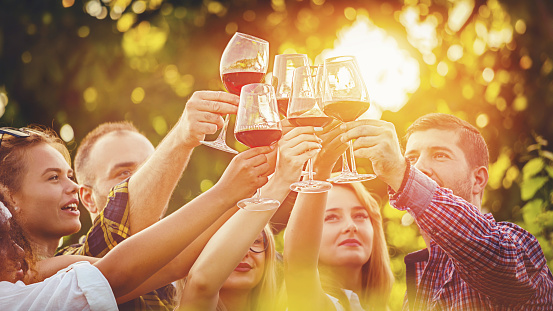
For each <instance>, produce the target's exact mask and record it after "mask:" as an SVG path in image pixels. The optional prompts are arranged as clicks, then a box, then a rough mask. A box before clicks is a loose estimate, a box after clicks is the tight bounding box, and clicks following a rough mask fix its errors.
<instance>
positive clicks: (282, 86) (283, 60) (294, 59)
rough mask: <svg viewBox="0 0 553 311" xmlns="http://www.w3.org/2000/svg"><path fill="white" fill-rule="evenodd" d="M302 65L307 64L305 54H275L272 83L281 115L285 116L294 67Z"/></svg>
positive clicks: (307, 60)
mask: <svg viewBox="0 0 553 311" xmlns="http://www.w3.org/2000/svg"><path fill="white" fill-rule="evenodd" d="M302 66H309V59H308V58H307V55H306V54H279V55H277V56H275V63H274V65H273V79H275V80H276V82H275V83H273V85H275V93H276V99H277V104H278V111H279V112H280V114H281V115H283V116H286V110H287V108H288V101H289V99H290V92H291V90H292V75H293V74H294V69H296V68H298V67H302Z"/></svg>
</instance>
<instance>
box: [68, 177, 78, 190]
mask: <svg viewBox="0 0 553 311" xmlns="http://www.w3.org/2000/svg"><path fill="white" fill-rule="evenodd" d="M78 191H79V185H78V184H77V183H76V182H74V181H73V180H71V179H69V186H68V187H67V192H68V193H77V192H78Z"/></svg>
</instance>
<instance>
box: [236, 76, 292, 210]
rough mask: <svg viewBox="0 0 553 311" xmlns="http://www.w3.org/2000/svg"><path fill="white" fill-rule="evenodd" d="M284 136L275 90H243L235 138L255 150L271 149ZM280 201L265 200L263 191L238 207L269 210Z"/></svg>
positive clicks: (260, 87) (260, 85) (254, 86)
mask: <svg viewBox="0 0 553 311" xmlns="http://www.w3.org/2000/svg"><path fill="white" fill-rule="evenodd" d="M281 136H282V126H281V124H280V117H279V115H278V109H277V103H276V97H275V91H274V88H273V87H272V86H271V85H268V84H263V83H252V84H247V85H245V86H243V87H242V90H241V92H240V104H239V105H238V112H237V114H236V123H235V125H234V137H235V138H236V140H238V141H239V142H241V143H243V144H244V145H246V146H248V147H250V148H254V147H261V146H270V145H271V144H273V143H275V142H277V141H278V140H279V139H280V137H281ZM279 205H280V202H279V201H277V200H273V199H267V198H261V197H260V195H259V189H258V190H257V192H256V195H255V197H253V198H248V199H244V200H241V201H239V202H238V207H240V208H244V209H248V210H267V209H268V208H269V207H278V206H279Z"/></svg>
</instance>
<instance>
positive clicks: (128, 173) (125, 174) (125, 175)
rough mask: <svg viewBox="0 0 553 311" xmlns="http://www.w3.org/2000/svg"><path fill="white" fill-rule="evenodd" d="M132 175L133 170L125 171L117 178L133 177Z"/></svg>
mask: <svg viewBox="0 0 553 311" xmlns="http://www.w3.org/2000/svg"><path fill="white" fill-rule="evenodd" d="M131 175H132V171H131V170H124V171H121V172H119V173H118V174H117V177H128V176H131Z"/></svg>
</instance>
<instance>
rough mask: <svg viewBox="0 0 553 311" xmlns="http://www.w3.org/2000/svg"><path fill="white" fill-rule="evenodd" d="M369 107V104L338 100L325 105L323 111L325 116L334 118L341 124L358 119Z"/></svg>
mask: <svg viewBox="0 0 553 311" xmlns="http://www.w3.org/2000/svg"><path fill="white" fill-rule="evenodd" d="M370 106H371V104H370V103H369V102H361V101H353V100H340V101H335V102H331V103H325V106H324V109H323V111H324V113H325V114H326V115H327V116H331V117H334V118H336V119H338V120H340V121H342V122H349V121H355V120H356V119H357V118H359V116H361V115H362V114H363V113H364V112H365V111H367V109H369V107H370Z"/></svg>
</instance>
